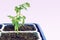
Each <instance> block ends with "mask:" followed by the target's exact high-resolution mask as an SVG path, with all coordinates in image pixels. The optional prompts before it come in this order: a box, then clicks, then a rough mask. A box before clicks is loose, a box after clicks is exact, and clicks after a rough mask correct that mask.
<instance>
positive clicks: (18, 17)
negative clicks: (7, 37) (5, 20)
mask: <svg viewBox="0 0 60 40" xmlns="http://www.w3.org/2000/svg"><path fill="white" fill-rule="evenodd" d="M27 7H30V4H29V3H28V2H26V3H24V4H21V5H19V6H16V7H15V11H16V16H11V15H9V16H8V17H9V18H10V19H11V21H12V24H13V25H14V29H15V31H18V28H19V27H21V25H24V23H25V19H26V17H25V16H24V15H22V14H21V10H22V9H27ZM20 22H21V24H19V23H20Z"/></svg>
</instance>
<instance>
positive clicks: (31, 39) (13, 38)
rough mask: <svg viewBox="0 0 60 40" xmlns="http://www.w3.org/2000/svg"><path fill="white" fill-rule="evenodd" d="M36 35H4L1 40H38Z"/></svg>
mask: <svg viewBox="0 0 60 40" xmlns="http://www.w3.org/2000/svg"><path fill="white" fill-rule="evenodd" d="M37 36H38V35H36V33H19V34H17V33H2V36H1V37H0V40H38V37H37Z"/></svg>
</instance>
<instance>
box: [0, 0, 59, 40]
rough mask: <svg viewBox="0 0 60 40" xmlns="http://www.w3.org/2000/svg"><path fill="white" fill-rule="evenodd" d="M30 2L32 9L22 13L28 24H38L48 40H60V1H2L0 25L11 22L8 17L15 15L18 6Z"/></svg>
mask: <svg viewBox="0 0 60 40" xmlns="http://www.w3.org/2000/svg"><path fill="white" fill-rule="evenodd" d="M24 2H29V3H30V4H31V7H30V8H28V10H26V11H25V10H23V11H22V12H21V13H22V14H23V15H25V16H26V23H38V24H39V25H40V26H41V28H42V30H43V32H44V34H45V36H46V39H47V40H60V31H59V30H60V0H0V23H6V22H7V23H9V22H11V21H10V20H9V18H8V17H7V16H8V15H15V11H14V7H15V6H16V5H19V4H22V3H24Z"/></svg>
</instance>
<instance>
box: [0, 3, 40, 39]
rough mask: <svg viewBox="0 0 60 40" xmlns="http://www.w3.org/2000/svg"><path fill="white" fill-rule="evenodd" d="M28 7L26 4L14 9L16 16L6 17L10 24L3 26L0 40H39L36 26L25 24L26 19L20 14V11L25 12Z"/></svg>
mask: <svg viewBox="0 0 60 40" xmlns="http://www.w3.org/2000/svg"><path fill="white" fill-rule="evenodd" d="M28 7H30V4H29V3H28V2H26V3H23V4H21V5H19V6H16V7H15V12H16V16H11V15H9V16H8V17H9V18H10V19H11V22H12V23H5V24H3V27H2V28H1V30H0V31H1V32H0V40H41V38H40V36H39V32H38V31H37V28H36V26H35V25H34V24H25V19H26V17H25V16H24V15H22V14H21V10H23V9H25V10H27V8H28Z"/></svg>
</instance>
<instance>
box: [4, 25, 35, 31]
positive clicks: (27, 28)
mask: <svg viewBox="0 0 60 40" xmlns="http://www.w3.org/2000/svg"><path fill="white" fill-rule="evenodd" d="M3 30H4V31H14V26H13V25H7V26H5V28H4V29H3ZM34 30H36V29H35V27H34V26H33V25H24V26H21V27H19V31H34Z"/></svg>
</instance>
